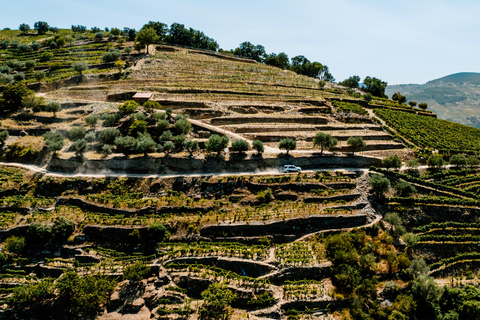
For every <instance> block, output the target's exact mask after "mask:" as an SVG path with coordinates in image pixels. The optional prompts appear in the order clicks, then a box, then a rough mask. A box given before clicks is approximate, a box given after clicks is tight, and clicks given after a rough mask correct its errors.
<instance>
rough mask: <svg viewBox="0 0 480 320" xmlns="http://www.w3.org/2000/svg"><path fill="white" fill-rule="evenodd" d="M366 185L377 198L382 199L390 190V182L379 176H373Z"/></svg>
mask: <svg viewBox="0 0 480 320" xmlns="http://www.w3.org/2000/svg"><path fill="white" fill-rule="evenodd" d="M368 183H369V184H370V186H371V187H372V190H373V192H375V194H376V195H377V197H382V196H383V195H384V194H385V193H386V192H388V190H389V189H390V180H388V178H386V177H385V176H382V175H379V174H373V175H372V176H371V177H370V179H369V180H368Z"/></svg>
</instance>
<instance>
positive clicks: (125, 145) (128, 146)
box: [115, 136, 137, 154]
mask: <svg viewBox="0 0 480 320" xmlns="http://www.w3.org/2000/svg"><path fill="white" fill-rule="evenodd" d="M115 146H117V150H118V151H119V152H121V153H123V154H129V153H131V152H132V151H133V150H135V149H136V146H137V139H135V138H134V137H132V136H125V137H117V138H115Z"/></svg>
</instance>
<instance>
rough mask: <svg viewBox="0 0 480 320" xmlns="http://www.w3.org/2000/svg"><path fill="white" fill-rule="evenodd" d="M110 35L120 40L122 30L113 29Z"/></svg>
mask: <svg viewBox="0 0 480 320" xmlns="http://www.w3.org/2000/svg"><path fill="white" fill-rule="evenodd" d="M110 34H111V35H112V36H114V37H115V38H118V36H119V35H120V29H118V28H112V29H110Z"/></svg>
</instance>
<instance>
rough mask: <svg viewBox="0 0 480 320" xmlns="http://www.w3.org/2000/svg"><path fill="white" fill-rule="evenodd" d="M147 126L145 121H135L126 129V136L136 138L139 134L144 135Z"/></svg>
mask: <svg viewBox="0 0 480 320" xmlns="http://www.w3.org/2000/svg"><path fill="white" fill-rule="evenodd" d="M147 125H148V122H147V121H143V120H135V121H134V122H133V123H132V125H131V126H130V128H129V129H128V134H129V135H131V136H136V135H137V134H138V133H140V132H141V133H145V132H146V131H147Z"/></svg>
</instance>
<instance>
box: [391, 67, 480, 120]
mask: <svg viewBox="0 0 480 320" xmlns="http://www.w3.org/2000/svg"><path fill="white" fill-rule="evenodd" d="M479 85H480V73H473V72H462V73H456V74H452V75H448V76H445V77H442V78H439V79H435V80H431V81H429V82H427V83H425V84H401V85H391V86H388V87H387V90H386V94H387V95H388V96H391V95H392V94H393V93H395V92H398V91H400V92H401V93H402V94H404V95H406V96H407V99H408V100H410V101H416V102H418V103H421V102H425V103H427V104H428V106H429V108H430V110H432V111H433V112H435V113H436V114H437V115H438V117H439V118H441V119H445V120H451V121H455V122H458V123H462V124H466V125H469V126H473V127H476V128H480V121H479V118H478V112H479V110H480V107H479V105H480V89H479Z"/></svg>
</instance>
